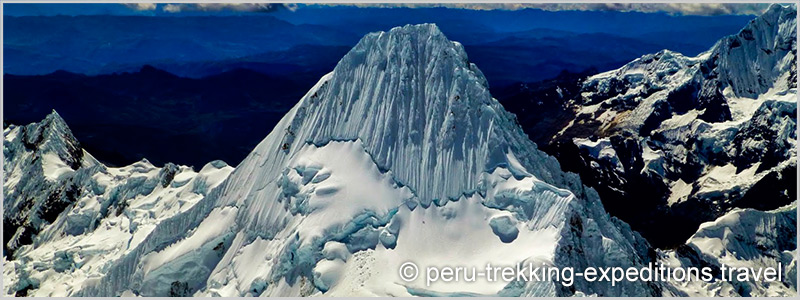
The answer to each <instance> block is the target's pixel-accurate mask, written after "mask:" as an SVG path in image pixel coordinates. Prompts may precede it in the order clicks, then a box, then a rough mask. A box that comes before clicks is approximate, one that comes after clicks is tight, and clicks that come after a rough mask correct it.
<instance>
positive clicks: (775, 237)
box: [664, 202, 797, 297]
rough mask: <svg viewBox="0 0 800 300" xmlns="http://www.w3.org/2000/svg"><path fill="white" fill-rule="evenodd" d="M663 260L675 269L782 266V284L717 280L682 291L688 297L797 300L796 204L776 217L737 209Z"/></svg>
mask: <svg viewBox="0 0 800 300" xmlns="http://www.w3.org/2000/svg"><path fill="white" fill-rule="evenodd" d="M664 254H665V258H664V261H665V262H668V263H670V265H673V266H692V265H694V266H697V265H703V266H713V267H714V268H717V269H719V268H720V267H721V266H722V265H723V264H724V265H725V266H727V267H736V268H741V267H744V268H776V269H777V266H778V264H779V263H780V264H781V265H782V267H781V268H782V279H783V280H782V281H779V282H752V281H738V280H734V281H729V282H726V281H721V280H719V281H715V282H711V283H706V282H693V283H688V284H684V285H678V289H680V290H681V291H683V292H685V293H687V294H688V295H689V296H696V297H708V296H733V297H736V296H757V295H758V296H769V297H776V296H777V297H786V296H794V295H797V286H796V285H797V203H796V202H794V203H792V204H790V205H787V206H785V207H781V208H779V209H776V210H772V211H758V210H754V209H735V210H733V211H731V212H729V213H727V214H725V215H724V216H722V217H720V218H718V219H716V220H714V221H711V222H707V223H704V224H703V225H701V226H700V229H699V230H698V231H697V233H695V234H694V235H693V236H692V237H691V238H690V239H689V241H688V242H687V245H686V246H685V247H681V248H679V249H678V250H676V251H667V252H665V253H664ZM716 278H718V279H719V275H717V277H716Z"/></svg>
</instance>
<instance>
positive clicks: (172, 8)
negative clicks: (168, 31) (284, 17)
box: [161, 3, 294, 13]
mask: <svg viewBox="0 0 800 300" xmlns="http://www.w3.org/2000/svg"><path fill="white" fill-rule="evenodd" d="M161 9H162V10H163V11H165V12H169V13H178V12H187V11H237V12H273V11H277V10H280V9H294V7H293V6H290V5H287V4H281V3H179V4H166V5H163V6H162V8H161Z"/></svg>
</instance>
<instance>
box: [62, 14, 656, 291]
mask: <svg viewBox="0 0 800 300" xmlns="http://www.w3.org/2000/svg"><path fill="white" fill-rule="evenodd" d="M491 220H496V221H494V222H492V221H491ZM205 224H224V228H225V230H220V231H217V230H213V231H212V230H200V228H201V227H203V226H205ZM619 225H623V224H622V223H620V222H619V221H617V220H614V219H612V218H610V217H609V216H608V215H607V214H606V213H605V212H604V211H603V209H602V205H601V204H600V202H599V199H598V198H597V194H596V193H595V192H594V191H593V190H591V189H587V188H585V187H584V186H583V185H581V183H580V181H579V180H578V177H577V176H576V175H574V174H567V173H564V172H562V171H561V170H560V168H559V165H558V163H557V161H556V160H555V159H553V158H552V157H549V156H547V155H545V154H544V153H542V152H540V151H538V150H537V149H536V147H535V145H534V144H533V143H532V142H530V141H529V140H528V139H527V138H526V137H525V135H524V133H522V131H521V129H520V128H519V127H518V125H516V123H515V120H514V116H513V115H511V114H509V113H508V112H506V111H505V110H504V109H503V108H502V106H501V105H500V104H499V103H498V102H497V101H496V100H495V99H493V98H492V97H491V95H490V94H489V92H488V89H487V86H486V80H485V78H483V76H482V75H481V73H480V71H479V70H478V69H477V68H476V67H475V65H473V64H472V63H470V62H469V60H468V58H467V56H466V54H465V53H464V50H463V47H462V46H461V45H460V44H458V43H455V42H452V41H449V40H448V39H447V38H446V37H445V36H444V35H443V34H442V33H441V32H440V31H439V29H438V28H437V27H436V26H435V25H432V24H423V25H413V26H411V25H409V26H404V27H398V28H394V29H392V30H390V31H388V32H379V33H372V34H369V35H367V36H365V37H364V38H363V39H362V40H361V41H360V42H359V43H358V44H357V45H356V46H355V47H354V48H353V50H352V51H350V52H349V53H348V54H347V55H345V57H344V58H343V59H342V60H341V61H340V62H339V64H338V65H337V66H336V67H335V69H334V70H333V72H331V73H330V74H328V75H326V76H324V77H323V78H322V79H321V80H320V81H319V83H318V84H317V85H315V86H314V87H313V88H312V89H311V90H310V91H309V92H308V93H307V94H306V95H305V96H304V97H303V98H302V99H301V100H300V101H299V102H298V104H297V105H296V106H295V107H294V108H293V109H292V110H291V111H290V112H289V113H288V114H287V115H286V116H285V117H284V118H283V119H282V120H281V122H280V123H279V124H278V125H277V126H276V128H275V129H274V130H273V132H271V133H270V134H269V135H268V136H267V137H266V138H265V139H264V140H263V141H262V142H261V143H260V144H259V145H258V146H257V148H256V149H255V150H254V151H253V152H252V153H251V154H250V155H248V157H247V158H246V159H245V160H244V161H243V162H242V163H241V164H240V165H239V166H238V167H237V168H236V170H235V171H234V172H233V173H232V174H231V176H230V177H229V178H228V179H227V180H226V181H225V182H223V183H222V184H221V185H220V186H219V187H218V188H217V189H215V190H213V191H212V192H211V193H209V194H208V196H207V197H206V198H204V199H202V200H200V202H198V203H197V204H196V205H195V206H193V207H192V208H190V209H189V210H187V211H185V212H182V213H180V214H178V215H176V216H175V217H173V218H170V219H168V220H166V221H164V222H161V223H160V224H159V225H158V226H157V227H156V228H155V229H153V231H152V233H151V234H150V235H149V236H148V237H147V238H146V239H145V240H144V241H142V242H141V243H139V245H138V246H137V247H136V249H134V250H132V251H131V252H130V253H129V254H127V255H126V256H125V257H123V258H121V259H119V260H118V261H117V262H115V263H114V266H113V267H111V268H109V269H108V270H107V271H108V272H107V274H106V275H105V276H103V277H102V278H99V279H98V280H97V281H94V282H90V283H87V284H85V285H84V286H83V288H82V289H81V290H80V291H78V292H77V293H75V295H109V296H110V295H122V294H131V295H142V296H152V295H169V294H175V292H176V291H177V292H179V293H178V294H180V295H198V296H200V295H210V296H247V295H251V296H255V295H263V296H267V295H275V296H292V295H294V296H305V295H323V294H324V295H386V296H403V295H405V296H409V295H466V294H478V295H497V294H503V295H573V294H575V293H576V291H580V292H583V293H586V294H603V295H643V294H644V295H650V294H658V290H657V289H656V288H655V287H652V286H649V285H647V284H642V283H632V284H629V285H626V286H625V287H622V288H614V289H610V288H608V287H606V286H605V285H604V284H597V283H581V284H579V285H576V286H574V287H565V286H563V285H561V284H560V283H557V282H533V283H523V282H515V283H510V284H509V283H506V282H488V281H484V282H478V283H463V282H462V283H461V284H458V283H452V284H447V283H437V284H434V285H431V286H426V284H425V282H424V281H422V280H418V281H415V282H405V281H403V280H401V279H400V278H399V277H398V275H397V270H398V268H399V266H400V265H401V264H402V263H405V262H408V261H413V262H415V263H417V264H419V265H420V266H426V265H440V264H442V263H447V264H453V265H464V266H465V267H473V266H474V267H485V264H486V263H487V262H492V263H494V264H500V265H515V264H518V263H523V262H528V261H532V262H537V263H542V264H549V265H556V266H573V265H583V266H586V265H596V264H603V265H618V266H634V265H640V264H642V263H644V262H646V261H647V260H648V259H649V258H648V257H647V255H646V253H647V249H648V246H647V243H646V242H645V241H644V240H643V239H641V237H639V236H638V235H637V234H635V233H633V232H632V231H630V229H629V228H627V227H624V226H622V227H620V226H619ZM515 232H516V234H515ZM498 234H499V236H498ZM185 249H193V251H186V250H185ZM199 262H202V263H199ZM185 274H192V276H185Z"/></svg>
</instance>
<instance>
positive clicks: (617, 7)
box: [124, 2, 769, 16]
mask: <svg viewBox="0 0 800 300" xmlns="http://www.w3.org/2000/svg"><path fill="white" fill-rule="evenodd" d="M124 5H125V6H127V7H129V8H131V9H135V10H139V11H144V10H155V9H157V7H160V8H161V10H162V11H164V12H168V13H179V12H192V11H194V12H214V11H234V12H273V11H277V10H280V9H289V10H292V11H293V10H295V9H297V8H298V7H301V8H302V7H303V6H357V7H386V8H390V7H411V8H416V7H449V8H458V9H472V10H518V9H526V8H532V9H542V10H547V11H562V10H579V11H621V12H645V13H656V12H660V13H667V14H671V15H701V16H712V15H760V14H761V13H763V12H764V11H765V10H766V9H767V7H769V4H768V3H438V4H437V3H324V2H323V3H317V4H300V5H297V4H285V3H176V4H158V5H156V4H155V3H129V4H124Z"/></svg>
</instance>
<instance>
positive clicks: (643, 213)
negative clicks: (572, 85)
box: [545, 5, 797, 247]
mask: <svg viewBox="0 0 800 300" xmlns="http://www.w3.org/2000/svg"><path fill="white" fill-rule="evenodd" d="M796 24H797V23H796V9H795V7H794V6H780V5H773V6H771V7H770V8H769V9H768V10H767V11H766V12H765V13H764V15H762V16H760V17H758V18H756V19H754V20H753V21H752V22H750V23H749V24H748V25H747V26H745V28H743V29H742V30H741V31H740V32H739V33H738V34H736V35H731V36H728V37H726V38H723V39H721V40H720V41H719V42H717V43H716V44H715V45H714V46H713V47H712V48H711V49H710V50H708V51H707V52H704V53H701V54H700V55H698V56H697V57H685V56H683V55H681V54H679V53H675V52H672V51H668V50H664V51H661V52H659V53H656V54H651V55H645V56H643V57H641V58H639V59H637V60H634V61H632V62H631V63H628V64H626V65H625V66H623V67H622V68H620V69H617V70H613V71H609V72H605V73H602V74H598V75H594V76H590V77H588V78H587V79H586V80H584V82H583V87H582V89H581V92H580V96H577V97H573V98H569V99H564V101H565V102H566V103H568V106H570V107H572V111H573V112H574V116H575V117H574V118H573V119H572V121H571V122H570V123H569V124H568V125H567V126H565V127H564V128H563V129H562V130H561V131H560V132H559V133H558V134H556V135H555V136H554V137H553V138H552V140H551V144H550V145H549V146H547V147H545V148H546V149H548V152H550V153H553V154H555V155H556V156H557V157H558V158H559V161H561V163H562V165H563V166H564V168H565V170H568V171H573V172H577V173H579V174H581V177H582V179H583V181H584V182H585V183H586V184H587V185H589V186H592V187H595V188H597V190H598V192H599V193H600V196H601V198H602V199H603V202H604V205H605V207H606V209H608V211H609V212H610V213H611V214H612V215H614V216H618V217H620V218H622V219H623V220H625V221H626V222H629V223H630V224H631V225H632V226H633V228H634V229H635V230H637V231H640V232H642V234H643V235H644V236H645V237H647V238H649V239H650V240H651V242H652V243H654V244H655V245H656V246H659V247H675V246H678V245H680V244H683V242H684V241H685V239H686V238H687V237H689V236H690V235H691V234H692V233H693V232H694V231H695V230H696V229H697V226H698V225H699V224H700V223H702V222H705V221H710V220H714V219H716V218H717V217H720V216H721V215H723V214H724V213H726V212H727V211H729V210H731V209H732V208H735V207H743V208H756V209H760V210H770V209H775V208H778V207H781V206H784V205H786V204H788V203H790V202H792V201H794V200H795V199H796V197H795V195H796V193H797V190H796V184H795V182H796V178H797V177H796V169H797V163H796V151H795V144H796V139H797V137H796V133H795V128H796V124H797V119H796V111H797V101H796V100H797V76H796V73H797V64H796V60H797V58H796V56H795V53H796V49H797V45H796V38H797V32H796ZM596 145H601V146H596ZM597 147H602V148H603V150H602V151H600V150H593V149H595V148H597ZM756 199H769V200H756ZM676 224H677V225H676ZM665 225H669V226H665Z"/></svg>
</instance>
